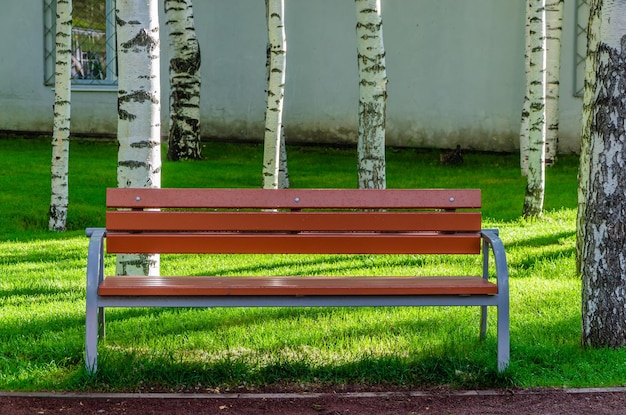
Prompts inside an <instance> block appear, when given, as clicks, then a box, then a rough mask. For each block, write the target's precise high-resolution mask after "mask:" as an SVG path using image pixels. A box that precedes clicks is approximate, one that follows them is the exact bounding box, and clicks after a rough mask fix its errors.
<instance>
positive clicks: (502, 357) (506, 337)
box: [498, 297, 511, 372]
mask: <svg viewBox="0 0 626 415" xmlns="http://www.w3.org/2000/svg"><path fill="white" fill-rule="evenodd" d="M505 300H506V304H501V305H500V306H498V372H503V371H504V370H505V369H506V368H507V366H508V365H509V358H510V356H509V355H510V348H511V345H510V333H509V304H508V297H507V298H506V299H505ZM503 302H504V301H503Z"/></svg>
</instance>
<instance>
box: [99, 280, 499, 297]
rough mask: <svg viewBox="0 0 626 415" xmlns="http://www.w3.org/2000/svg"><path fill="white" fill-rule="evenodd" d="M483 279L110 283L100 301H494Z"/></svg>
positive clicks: (493, 288) (494, 290)
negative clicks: (263, 298) (306, 298)
mask: <svg viewBox="0 0 626 415" xmlns="http://www.w3.org/2000/svg"><path fill="white" fill-rule="evenodd" d="M497 293H498V286H497V285H496V284H494V283H492V282H489V281H487V280H485V279H484V278H482V277H378V276H377V277H143V276H123V277H119V276H117V277H115V276H112V277H107V278H105V280H104V281H103V282H102V283H101V284H100V286H99V287H98V294H99V295H101V296H231V295H233V296H235V295H245V296H274V295H280V296H322V295H337V296H341V295H476V294H483V295H490V294H497Z"/></svg>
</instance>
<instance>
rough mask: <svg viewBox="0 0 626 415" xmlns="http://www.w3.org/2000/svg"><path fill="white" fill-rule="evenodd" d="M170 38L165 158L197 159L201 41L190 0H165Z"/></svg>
mask: <svg viewBox="0 0 626 415" xmlns="http://www.w3.org/2000/svg"><path fill="white" fill-rule="evenodd" d="M165 16H166V25H167V26H168V27H169V40H170V67H169V76H170V126H169V146H168V151H167V159H168V160H173V161H177V160H191V159H193V160H199V159H201V158H202V145H201V141H200V86H201V76H200V62H201V59H200V43H199V42H198V38H197V36H196V29H195V25H194V18H193V4H192V0H165Z"/></svg>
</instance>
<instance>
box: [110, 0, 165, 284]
mask: <svg viewBox="0 0 626 415" xmlns="http://www.w3.org/2000/svg"><path fill="white" fill-rule="evenodd" d="M115 12H116V19H115V20H116V22H117V23H116V24H117V51H118V73H119V75H118V130H117V138H118V141H119V151H118V163H117V182H118V187H131V188H146V187H147V188H154V187H160V186H161V147H160V127H161V124H160V117H161V115H160V72H159V58H160V55H159V52H160V47H159V15H158V6H157V0H149V1H142V2H140V1H135V0H117V1H116V11H115ZM117 273H118V274H120V275H158V273H159V257H158V255H123V256H122V255H120V256H118V258H117Z"/></svg>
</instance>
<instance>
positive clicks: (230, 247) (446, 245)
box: [107, 232, 480, 254]
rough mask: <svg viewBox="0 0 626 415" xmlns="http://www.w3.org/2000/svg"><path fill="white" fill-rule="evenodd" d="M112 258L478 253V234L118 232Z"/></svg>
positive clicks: (110, 240)
mask: <svg viewBox="0 0 626 415" xmlns="http://www.w3.org/2000/svg"><path fill="white" fill-rule="evenodd" d="M107 251H108V252H110V253H137V254H140V253H173V254H183V253H242V254H251V253H258V254H298V253H299V254H477V253H479V252H480V235H479V234H478V233H468V234H437V233H430V234H429V233H343V234H341V233H337V234H331V233H315V232H311V233H301V234H289V233H285V234H266V233H259V234H237V233H232V234H229V233H184V234H177V235H172V234H159V233H154V234H150V233H139V234H132V233H115V232H111V233H108V234H107Z"/></svg>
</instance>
